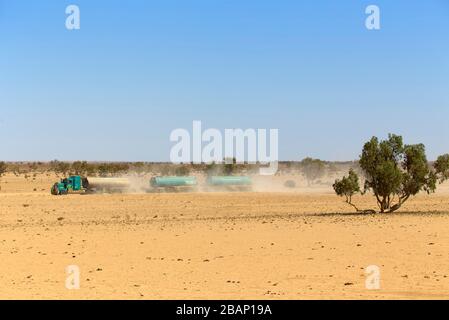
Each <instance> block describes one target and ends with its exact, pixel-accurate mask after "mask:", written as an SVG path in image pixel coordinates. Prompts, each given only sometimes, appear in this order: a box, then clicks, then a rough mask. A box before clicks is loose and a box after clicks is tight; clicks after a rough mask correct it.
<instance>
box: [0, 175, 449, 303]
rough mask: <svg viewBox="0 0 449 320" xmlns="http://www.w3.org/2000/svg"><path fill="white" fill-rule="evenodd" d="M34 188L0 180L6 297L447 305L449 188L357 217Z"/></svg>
mask: <svg viewBox="0 0 449 320" xmlns="http://www.w3.org/2000/svg"><path fill="white" fill-rule="evenodd" d="M32 179H33V178H32V177H31V178H29V179H28V180H25V179H24V178H23V176H22V177H14V176H10V175H8V176H6V177H5V178H3V180H2V183H1V185H2V191H1V192H0V260H1V262H2V263H1V264H0V287H1V289H0V298H1V299H13V298H14V299H30V298H31V299H41V298H50V299H80V298H81V299H95V298H101V299H323V298H326V299H327V298H330V299H391V298H395V299H397V298H399V299H403V298H404V299H410V298H411V299H418V298H441V299H448V298H449V233H448V227H449V192H448V186H445V187H444V188H442V191H440V192H439V193H437V194H435V195H431V196H424V195H422V196H418V197H416V198H414V199H412V200H411V201H409V202H408V203H407V204H406V205H405V207H404V208H403V209H402V211H401V212H399V213H397V214H385V215H353V214H348V213H350V212H351V210H350V208H349V207H347V206H346V205H345V204H344V203H343V202H342V200H341V199H339V198H338V197H336V196H335V195H333V194H332V193H331V190H330V189H329V188H327V189H326V188H322V190H321V189H320V190H319V192H318V191H316V192H311V193H307V192H305V190H302V189H301V188H299V189H298V190H300V192H295V193H274V192H263V193H262V192H258V193H192V194H187V193H185V194H184V193H182V194H127V195H120V194H114V195H69V196H61V197H55V196H51V195H50V194H49V188H50V186H51V183H52V182H53V181H54V180H56V179H55V177H54V176H46V175H37V176H36V178H35V180H34V181H33V180H32ZM279 179H283V180H286V178H285V177H284V178H279ZM34 189H35V190H36V191H34ZM317 190H318V189H317ZM356 202H358V203H359V204H362V203H363V204H364V205H362V206H366V207H369V206H373V205H374V203H373V202H372V199H371V197H363V198H362V197H358V198H357V199H356ZM68 265H77V266H79V268H80V270H81V287H80V289H79V290H68V289H66V287H65V280H66V276H67V275H66V273H65V268H66V267H67V266H68ZM369 265H377V266H379V267H380V270H381V289H380V290H367V289H366V288H365V279H366V275H365V268H366V267H367V266H369Z"/></svg>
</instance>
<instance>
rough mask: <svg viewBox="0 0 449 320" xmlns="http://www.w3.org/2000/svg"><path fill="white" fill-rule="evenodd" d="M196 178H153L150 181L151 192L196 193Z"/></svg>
mask: <svg viewBox="0 0 449 320" xmlns="http://www.w3.org/2000/svg"><path fill="white" fill-rule="evenodd" d="M197 184H198V183H197V180H196V177H153V178H151V180H150V190H149V191H150V192H167V191H171V192H182V191H195V190H196V186H197Z"/></svg>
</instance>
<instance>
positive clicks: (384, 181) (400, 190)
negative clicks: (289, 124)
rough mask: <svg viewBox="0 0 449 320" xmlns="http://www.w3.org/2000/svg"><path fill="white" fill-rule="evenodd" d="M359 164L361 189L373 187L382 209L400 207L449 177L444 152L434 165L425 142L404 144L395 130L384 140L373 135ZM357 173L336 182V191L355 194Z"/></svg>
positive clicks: (364, 191)
mask: <svg viewBox="0 0 449 320" xmlns="http://www.w3.org/2000/svg"><path fill="white" fill-rule="evenodd" d="M445 161H446V162H445ZM359 165H360V168H361V169H362V172H363V174H364V176H365V184H364V189H363V192H362V193H363V194H365V193H366V192H368V191H371V192H372V193H373V194H374V196H375V197H376V200H377V204H378V206H379V210H380V212H381V213H383V212H388V213H390V212H394V211H396V210H398V209H399V208H401V206H402V205H403V204H404V203H405V202H406V201H407V200H408V199H409V198H410V197H412V196H415V195H417V194H418V193H419V192H421V191H425V192H427V193H432V192H434V191H435V189H436V184H437V181H438V179H439V180H440V182H442V181H444V180H445V179H447V177H446V178H445V174H446V173H448V171H447V169H448V168H449V162H448V159H446V158H445V156H442V157H440V158H439V161H438V162H437V163H436V164H435V169H432V168H431V167H430V166H429V165H428V162H427V158H426V153H425V147H424V145H423V144H414V145H404V144H403V140H402V137H401V136H397V135H394V134H390V135H389V136H388V139H387V140H384V141H380V142H379V140H378V138H376V137H373V138H371V140H370V141H368V142H367V143H365V145H364V147H363V151H362V154H361V156H360V161H359ZM354 174H355V173H352V174H351V173H350V176H349V177H347V178H346V177H345V178H343V179H342V180H337V181H336V182H335V184H334V190H335V192H336V193H337V195H340V196H342V195H345V196H346V195H347V194H351V196H352V195H353V194H355V193H356V192H358V191H357V186H358V178H357V186H356V184H355V181H356V179H355V178H354ZM348 179H349V180H350V181H351V183H350V184H349V183H348V182H347V181H348ZM342 181H345V182H344V183H343V182H342ZM350 200H351V198H349V202H350ZM347 202H348V201H347ZM349 202H348V203H349ZM349 204H351V203H349Z"/></svg>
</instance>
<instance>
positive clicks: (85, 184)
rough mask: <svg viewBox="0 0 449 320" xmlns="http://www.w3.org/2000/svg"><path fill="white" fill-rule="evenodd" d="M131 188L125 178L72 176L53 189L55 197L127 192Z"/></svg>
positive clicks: (55, 185)
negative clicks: (74, 194) (71, 194)
mask: <svg viewBox="0 0 449 320" xmlns="http://www.w3.org/2000/svg"><path fill="white" fill-rule="evenodd" d="M129 188H130V182H129V181H128V179H123V178H89V179H88V178H85V177H81V176H70V177H68V178H64V179H62V180H61V181H60V182H56V183H55V184H54V185H53V186H52V188H51V194H53V195H66V194H69V193H80V194H81V193H101V192H125V191H128V190H129Z"/></svg>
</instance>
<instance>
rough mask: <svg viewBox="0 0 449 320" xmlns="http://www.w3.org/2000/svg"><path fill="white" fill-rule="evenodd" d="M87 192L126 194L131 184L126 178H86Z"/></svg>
mask: <svg viewBox="0 0 449 320" xmlns="http://www.w3.org/2000/svg"><path fill="white" fill-rule="evenodd" d="M87 184H88V188H87V189H88V192H92V193H122V192H128V191H129V190H130V187H131V183H130V182H129V180H128V179H126V178H87Z"/></svg>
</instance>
